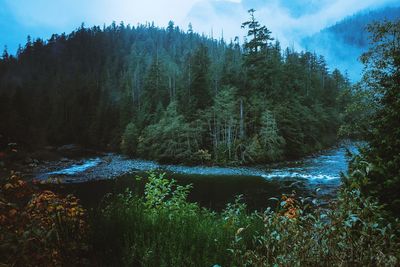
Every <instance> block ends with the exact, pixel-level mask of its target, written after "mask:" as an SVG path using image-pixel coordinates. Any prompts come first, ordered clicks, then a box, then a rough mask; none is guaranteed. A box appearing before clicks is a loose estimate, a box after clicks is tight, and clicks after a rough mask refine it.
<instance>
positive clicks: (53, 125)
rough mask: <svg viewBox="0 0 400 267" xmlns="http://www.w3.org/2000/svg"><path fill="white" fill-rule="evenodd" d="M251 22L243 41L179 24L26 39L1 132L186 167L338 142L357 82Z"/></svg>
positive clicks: (0, 91) (1, 65)
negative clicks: (286, 45) (348, 94)
mask: <svg viewBox="0 0 400 267" xmlns="http://www.w3.org/2000/svg"><path fill="white" fill-rule="evenodd" d="M249 15H250V20H249V21H248V22H245V23H243V28H244V29H245V31H246V33H247V34H248V36H247V41H246V42H245V43H244V44H243V45H241V44H239V43H238V42H237V41H236V40H235V41H231V42H226V41H225V40H214V39H210V38H208V37H205V36H201V35H199V34H197V33H195V32H194V30H193V29H192V28H191V26H190V25H189V30H188V31H187V32H184V31H183V30H181V29H180V28H179V27H176V26H174V23H173V22H170V23H169V25H168V26H167V27H166V28H158V27H155V26H154V25H152V24H145V25H138V26H135V27H134V26H130V25H124V24H123V23H120V24H119V25H117V24H115V23H113V24H112V25H110V26H108V27H105V26H104V27H103V28H100V27H92V28H86V27H84V25H82V27H80V28H79V29H77V30H76V31H74V32H72V33H70V34H61V35H56V34H55V35H53V36H52V37H51V38H50V39H49V40H47V41H44V40H41V39H34V40H33V39H31V38H30V37H28V40H27V43H26V44H25V46H24V47H21V48H20V49H19V50H18V53H17V55H16V56H15V57H14V56H10V55H8V54H7V52H6V51H5V52H4V53H3V57H2V60H1V61H0V118H1V124H0V133H1V134H2V135H3V136H5V137H7V138H8V140H9V141H18V142H20V143H24V144H26V145H29V146H33V145H35V146H38V145H46V144H56V145H58V144H66V143H78V144H81V145H84V146H88V147H94V148H99V149H103V148H112V149H116V148H121V149H122V150H123V151H124V152H125V153H127V154H130V155H133V156H138V157H144V158H151V159H157V160H160V161H170V162H171V161H172V162H184V163H190V162H196V163H198V162H203V163H206V162H211V161H212V162H216V163H234V162H236V163H242V164H243V163H254V162H268V161H275V160H279V159H283V158H292V157H297V156H300V155H304V154H307V153H310V152H313V151H316V150H319V149H321V148H323V147H326V146H328V145H332V144H334V143H335V142H336V141H337V130H338V127H339V126H340V123H341V111H342V110H343V107H344V105H345V104H346V101H347V99H346V98H345V97H344V96H343V94H342V92H343V91H344V90H346V88H347V87H349V82H348V81H347V79H346V78H345V77H344V76H343V75H342V74H341V73H340V72H339V71H338V70H334V71H330V70H329V69H328V67H327V65H326V62H325V60H324V58H323V57H321V56H317V55H316V54H313V53H309V52H307V53H305V52H296V51H293V50H291V49H282V48H281V47H280V45H279V42H278V41H276V40H273V39H272V38H271V37H270V36H271V35H270V34H271V33H270V32H269V30H268V29H267V28H266V27H265V26H261V25H259V23H258V22H257V21H256V19H255V18H254V13H253V11H252V10H250V13H249Z"/></svg>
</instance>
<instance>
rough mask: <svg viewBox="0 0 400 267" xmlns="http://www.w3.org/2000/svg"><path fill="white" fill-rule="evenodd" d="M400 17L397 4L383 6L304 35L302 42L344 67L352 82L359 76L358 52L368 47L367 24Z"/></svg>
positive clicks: (342, 68) (359, 53) (307, 47)
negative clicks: (312, 33) (317, 31)
mask: <svg viewBox="0 0 400 267" xmlns="http://www.w3.org/2000/svg"><path fill="white" fill-rule="evenodd" d="M385 19H386V20H398V19H400V7H387V8H384V9H379V10H374V11H363V12H360V13H357V14H355V15H353V16H350V17H347V18H345V19H344V20H342V21H340V22H338V23H336V24H335V25H332V26H330V27H327V28H325V29H323V30H322V31H320V32H319V33H317V34H314V35H312V36H310V37H306V38H304V39H303V40H302V45H303V47H304V48H305V49H307V50H309V51H315V52H317V53H318V54H321V55H324V56H325V58H326V60H327V62H328V63H329V64H330V65H331V66H335V67H337V68H339V69H341V70H342V71H345V70H347V72H348V75H349V77H350V78H351V79H352V80H353V81H357V80H359V78H360V74H361V70H362V65H361V63H360V62H359V61H358V58H359V57H360V55H361V54H362V53H363V52H364V51H366V50H367V49H368V43H369V40H368V32H367V31H366V30H365V28H366V27H367V25H368V24H370V23H372V22H374V21H382V20H385Z"/></svg>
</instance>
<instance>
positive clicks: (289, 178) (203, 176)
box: [34, 142, 357, 210]
mask: <svg viewBox="0 0 400 267" xmlns="http://www.w3.org/2000/svg"><path fill="white" fill-rule="evenodd" d="M347 150H350V151H352V152H356V151H357V148H356V146H355V144H354V143H349V142H347V143H342V144H341V145H339V146H337V147H335V148H332V149H328V150H324V151H322V152H321V153H318V154H316V155H313V156H309V157H305V158H303V159H301V160H297V161H288V162H282V163H279V164H273V165H267V166H254V167H216V166H213V167H208V166H180V165H163V164H158V163H156V162H154V161H146V160H138V159H130V158H127V157H124V156H122V155H118V154H113V153H107V154H102V155H100V156H95V157H87V158H82V159H79V160H76V159H75V160H63V162H48V163H47V164H44V165H42V166H40V168H39V169H38V170H36V172H35V174H34V177H35V179H38V180H46V181H56V182H57V183H53V184H52V185H49V186H51V187H53V188H57V189H58V190H60V191H62V192H67V193H71V192H72V193H74V194H76V195H78V196H79V197H80V198H81V199H82V200H83V201H84V202H86V203H89V205H91V206H95V205H96V203H98V201H99V200H100V199H101V197H102V196H103V195H104V194H106V193H108V192H120V191H123V190H124V188H125V187H132V188H133V187H135V186H136V187H140V186H138V185H137V184H136V185H135V182H134V181H135V180H136V179H134V177H135V176H136V175H139V176H145V175H146V174H145V172H146V171H150V170H155V171H157V172H165V173H166V174H167V177H169V178H173V179H175V180H177V181H178V183H180V184H189V183H190V184H193V189H192V191H191V193H190V195H189V199H190V200H191V201H196V202H198V203H200V204H201V205H202V206H205V207H208V208H212V209H216V210H219V209H222V208H223V207H224V206H225V204H226V203H227V202H231V201H233V200H234V198H235V196H236V195H239V194H241V195H243V198H244V201H245V202H246V203H247V204H248V206H249V207H250V208H251V209H262V208H265V207H266V206H270V205H273V203H272V202H271V200H269V199H270V198H271V197H279V196H281V195H282V194H290V193H292V192H296V194H297V195H299V196H301V197H304V198H306V197H310V198H312V199H313V201H314V202H319V203H321V204H324V203H327V202H329V201H330V200H331V199H332V198H334V197H335V194H336V190H337V189H338V187H339V185H340V181H341V180H340V175H341V173H346V171H347V167H348V158H347V156H346V154H347Z"/></svg>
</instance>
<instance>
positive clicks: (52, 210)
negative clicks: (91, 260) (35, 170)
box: [0, 174, 88, 266]
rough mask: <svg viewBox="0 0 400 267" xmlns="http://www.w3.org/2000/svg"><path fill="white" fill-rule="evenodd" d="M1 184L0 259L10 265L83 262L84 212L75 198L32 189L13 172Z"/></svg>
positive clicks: (50, 264)
mask: <svg viewBox="0 0 400 267" xmlns="http://www.w3.org/2000/svg"><path fill="white" fill-rule="evenodd" d="M2 184H3V185H2V186H1V187H2V191H1V193H0V244H1V245H0V255H1V257H0V263H4V264H9V265H10V266H60V265H65V264H68V265H84V264H87V261H86V260H85V259H86V257H87V252H88V248H87V245H86V244H87V242H86V233H87V224H86V212H85V210H84V209H83V208H82V207H81V205H79V203H78V199H76V198H75V197H73V196H72V195H69V196H67V197H62V196H60V195H57V194H55V193H53V192H51V191H39V190H36V189H34V188H32V187H31V186H29V185H28V184H27V183H26V182H24V181H22V180H21V179H20V178H19V176H17V175H16V174H12V175H11V177H10V178H8V179H7V181H5V182H3V183H2ZM0 265H1V264H0Z"/></svg>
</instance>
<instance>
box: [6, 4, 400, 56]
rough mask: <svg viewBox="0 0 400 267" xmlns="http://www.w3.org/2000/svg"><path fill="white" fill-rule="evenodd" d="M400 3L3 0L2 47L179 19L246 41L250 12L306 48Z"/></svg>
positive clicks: (283, 39) (290, 43) (284, 43)
mask: <svg viewBox="0 0 400 267" xmlns="http://www.w3.org/2000/svg"><path fill="white" fill-rule="evenodd" d="M397 2H398V0H293V1H289V0H168V1H165V0H147V1H143V0H140V1H138V0H113V1H108V0H0V48H1V49H2V48H3V47H4V46H5V45H7V46H8V50H9V51H10V52H11V53H15V51H16V49H17V47H18V44H22V45H23V44H24V43H25V42H26V37H27V35H31V36H32V37H33V38H36V37H40V38H43V39H48V38H49V37H50V36H51V34H52V33H62V32H66V33H68V32H71V31H72V30H74V29H76V28H77V27H79V26H80V25H81V23H82V22H84V23H85V25H87V26H93V25H103V23H105V24H110V23H111V22H112V21H116V22H120V21H124V22H125V24H128V23H130V24H132V25H136V24H137V23H143V22H146V21H148V22H151V21H154V22H155V24H156V25H158V26H162V27H164V26H166V25H167V23H168V21H169V20H173V21H174V22H175V24H176V25H179V26H180V27H181V28H182V29H187V25H188V23H189V22H191V23H192V24H193V28H194V30H195V31H197V32H200V33H205V34H207V35H210V33H211V31H212V32H213V34H214V37H220V36H221V34H222V30H223V32H224V37H225V39H228V40H229V39H230V38H233V37H235V36H239V37H242V36H244V32H243V30H241V29H240V25H241V23H242V22H243V21H244V20H246V19H247V10H248V9H249V8H252V7H254V8H256V9H257V17H258V19H259V20H260V21H261V22H262V23H263V24H265V25H267V26H268V28H270V29H271V30H272V32H273V35H274V37H276V38H278V39H279V40H280V41H281V43H282V46H283V47H285V46H294V47H295V48H300V49H301V47H300V45H299V43H300V39H301V38H302V37H304V36H306V35H310V34H313V33H315V32H318V31H319V30H320V29H322V28H324V27H326V26H328V25H331V24H333V23H335V22H336V21H338V20H340V19H342V18H344V17H346V16H348V15H352V14H354V13H356V12H358V11H361V10H364V9H375V8H379V7H384V6H388V5H395V4H396V3H397Z"/></svg>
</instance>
